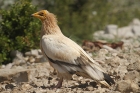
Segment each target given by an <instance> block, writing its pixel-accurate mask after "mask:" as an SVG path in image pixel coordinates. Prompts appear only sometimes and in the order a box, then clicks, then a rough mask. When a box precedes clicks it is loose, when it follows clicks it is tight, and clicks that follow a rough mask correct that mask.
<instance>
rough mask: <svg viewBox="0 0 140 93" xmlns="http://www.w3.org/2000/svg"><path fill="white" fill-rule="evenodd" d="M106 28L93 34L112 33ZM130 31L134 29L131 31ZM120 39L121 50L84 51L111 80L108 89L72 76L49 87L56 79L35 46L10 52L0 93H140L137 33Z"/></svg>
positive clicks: (0, 76) (1, 75)
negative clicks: (23, 50)
mask: <svg viewBox="0 0 140 93" xmlns="http://www.w3.org/2000/svg"><path fill="white" fill-rule="evenodd" d="M113 28H114V25H113ZM107 29H108V30H107V31H108V33H107V34H106V33H104V34H103V33H99V32H98V33H95V36H96V38H97V37H98V35H100V37H101V35H103V36H107V35H108V36H110V35H112V32H111V33H109V32H110V26H108V27H107ZM111 29H112V25H111ZM123 30H124V29H123ZM127 30H128V29H127ZM136 30H138V27H137V29H136ZM113 31H114V30H113ZM125 31H126V30H125ZM133 31H135V30H134V29H133V30H132V33H133ZM139 33H140V30H139ZM97 39H99V38H97ZM111 39H112V37H111ZM121 41H123V42H124V44H123V48H122V49H121V48H117V49H113V48H111V47H108V46H104V47H102V48H101V49H99V50H96V51H94V52H93V51H92V52H88V51H87V53H88V54H89V55H90V56H91V57H92V58H93V59H94V60H96V61H97V62H99V63H100V64H101V65H102V66H103V68H104V70H105V71H106V72H108V73H109V74H110V76H111V77H112V78H113V79H114V80H115V82H116V84H115V85H112V86H111V87H110V88H106V87H105V86H102V85H100V84H98V83H96V82H95V81H94V80H91V79H88V78H84V77H80V76H77V75H73V79H72V80H68V81H64V82H63V86H62V88H60V89H52V87H53V86H54V85H55V84H56V83H57V81H58V78H57V75H56V73H55V71H54V69H53V68H52V67H50V65H49V64H48V62H47V60H45V58H44V57H43V56H42V53H41V51H40V50H39V49H36V50H31V51H29V52H26V53H25V54H24V55H23V54H22V53H20V52H19V51H13V52H12V53H11V55H12V56H13V57H14V60H13V62H12V63H9V64H7V65H2V66H1V67H0V93H56V92H57V93H140V39H139V36H137V35H135V34H133V36H132V35H131V36H130V35H129V36H127V37H125V38H121Z"/></svg>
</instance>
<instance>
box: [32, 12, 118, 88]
mask: <svg viewBox="0 0 140 93" xmlns="http://www.w3.org/2000/svg"><path fill="white" fill-rule="evenodd" d="M31 16H33V17H36V18H38V19H39V20H40V21H41V23H42V27H41V39H40V48H41V51H42V53H43V55H44V56H45V57H46V58H47V59H48V61H49V64H50V65H51V66H52V67H53V68H54V69H55V70H56V71H57V75H58V77H59V80H58V83H57V84H56V86H55V88H61V87H62V82H63V80H64V79H66V80H69V79H72V75H73V74H76V75H79V76H83V77H85V78H90V79H93V80H95V81H96V82H99V83H101V84H103V85H105V86H107V87H110V86H111V85H112V84H115V81H114V80H113V79H112V78H111V77H110V76H109V75H108V74H107V73H106V72H105V70H104V69H103V68H102V67H101V65H100V64H99V63H98V62H96V61H95V60H93V59H92V58H91V57H90V56H89V55H88V54H87V53H86V52H85V51H84V50H83V49H82V48H81V47H80V46H79V45H78V44H77V43H76V42H74V41H73V40H71V39H70V38H68V37H66V36H65V35H64V34H63V33H62V32H61V29H60V28H59V26H58V23H57V22H58V21H57V17H56V15H55V14H53V13H51V12H49V11H48V10H40V11H38V12H36V13H33V14H32V15H31Z"/></svg>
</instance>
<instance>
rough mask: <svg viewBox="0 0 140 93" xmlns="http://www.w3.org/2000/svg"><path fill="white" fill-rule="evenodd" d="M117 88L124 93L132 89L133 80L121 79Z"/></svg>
mask: <svg viewBox="0 0 140 93" xmlns="http://www.w3.org/2000/svg"><path fill="white" fill-rule="evenodd" d="M116 90H118V91H120V92H124V93H128V92H130V91H132V89H131V81H130V80H129V81H128V80H121V81H118V82H117V87H116Z"/></svg>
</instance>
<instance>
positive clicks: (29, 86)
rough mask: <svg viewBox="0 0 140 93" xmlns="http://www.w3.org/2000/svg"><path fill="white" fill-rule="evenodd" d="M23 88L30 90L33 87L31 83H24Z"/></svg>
mask: <svg viewBox="0 0 140 93" xmlns="http://www.w3.org/2000/svg"><path fill="white" fill-rule="evenodd" d="M21 88H22V89H23V90H28V89H30V88H32V86H31V85H30V84H23V85H22V86H21Z"/></svg>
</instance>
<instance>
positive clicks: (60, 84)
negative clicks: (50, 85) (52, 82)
mask: <svg viewBox="0 0 140 93" xmlns="http://www.w3.org/2000/svg"><path fill="white" fill-rule="evenodd" d="M62 82H63V78H62V77H61V78H60V79H59V81H58V83H57V85H56V86H55V87H54V88H61V87H62Z"/></svg>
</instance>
